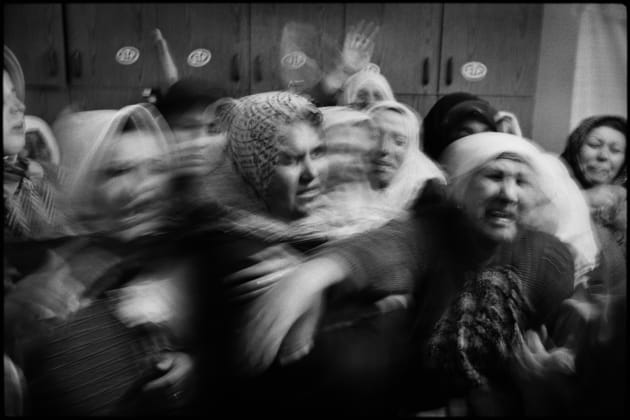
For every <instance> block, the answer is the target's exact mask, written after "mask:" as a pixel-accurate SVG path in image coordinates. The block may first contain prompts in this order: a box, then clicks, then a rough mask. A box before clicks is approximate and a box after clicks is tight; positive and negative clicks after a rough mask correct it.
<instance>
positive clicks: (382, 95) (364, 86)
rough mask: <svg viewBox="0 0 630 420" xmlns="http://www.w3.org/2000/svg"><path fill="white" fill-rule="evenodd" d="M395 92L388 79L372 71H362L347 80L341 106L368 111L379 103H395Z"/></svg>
mask: <svg viewBox="0 0 630 420" xmlns="http://www.w3.org/2000/svg"><path fill="white" fill-rule="evenodd" d="M395 99H396V98H395V97H394V92H393V91H392V88H391V86H390V85H389V82H388V81H387V79H386V78H385V77H384V76H383V75H381V74H379V73H375V72H373V71H370V70H361V71H359V72H357V73H355V74H353V75H352V76H350V77H349V78H348V80H346V82H345V83H344V85H343V88H342V94H341V98H340V99H339V105H351V106H354V107H356V108H358V109H366V108H368V107H370V106H371V105H373V104H374V103H376V102H379V101H394V100H395Z"/></svg>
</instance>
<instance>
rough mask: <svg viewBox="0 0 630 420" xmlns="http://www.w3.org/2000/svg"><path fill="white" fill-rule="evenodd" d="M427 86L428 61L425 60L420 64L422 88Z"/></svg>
mask: <svg viewBox="0 0 630 420" xmlns="http://www.w3.org/2000/svg"><path fill="white" fill-rule="evenodd" d="M428 84H429V59H428V58H425V59H424V62H423V63H422V86H426V85H428Z"/></svg>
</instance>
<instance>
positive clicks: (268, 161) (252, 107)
mask: <svg viewBox="0 0 630 420" xmlns="http://www.w3.org/2000/svg"><path fill="white" fill-rule="evenodd" d="M223 118H224V119H225V124H226V126H227V127H228V130H227V138H228V148H229V152H230V156H231V158H232V161H233V162H234V164H235V165H236V168H237V171H238V172H239V173H240V174H241V176H242V177H243V178H244V179H245V181H247V182H248V183H249V184H250V185H251V186H252V187H253V188H254V190H255V191H256V192H257V193H258V194H259V195H260V196H261V197H262V198H264V197H265V196H266V192H267V187H268V186H269V180H270V179H271V175H272V174H273V170H274V168H275V167H276V164H277V161H278V144H277V142H276V136H277V134H278V131H279V130H280V129H281V128H282V127H283V126H286V125H288V124H290V123H292V122H295V121H299V120H301V121H306V122H309V123H312V124H313V125H315V126H317V127H320V126H321V122H322V114H321V112H320V111H319V110H318V109H317V108H316V107H315V105H313V104H312V103H311V102H309V101H308V100H307V99H306V98H304V97H302V96H299V95H296V94H293V93H289V92H266V93H259V94H255V95H250V96H245V97H243V98H241V99H239V100H237V101H234V106H233V107H232V108H231V109H230V110H227V111H226V112H225V115H224V117H223Z"/></svg>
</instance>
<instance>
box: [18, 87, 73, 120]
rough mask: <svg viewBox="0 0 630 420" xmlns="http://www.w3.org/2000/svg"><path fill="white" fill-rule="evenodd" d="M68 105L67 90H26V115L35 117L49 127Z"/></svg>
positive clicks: (68, 96) (38, 88)
mask: <svg viewBox="0 0 630 420" xmlns="http://www.w3.org/2000/svg"><path fill="white" fill-rule="evenodd" d="M69 103H70V95H69V94H68V90H67V89H55V88H53V89H50V88H40V87H27V88H26V115H35V116H36V117H39V118H41V119H43V120H44V121H46V122H47V123H48V125H50V126H52V123H53V122H54V121H55V119H56V118H57V117H58V115H59V113H60V112H61V110H62V109H64V108H65V107H66V106H68V104H69Z"/></svg>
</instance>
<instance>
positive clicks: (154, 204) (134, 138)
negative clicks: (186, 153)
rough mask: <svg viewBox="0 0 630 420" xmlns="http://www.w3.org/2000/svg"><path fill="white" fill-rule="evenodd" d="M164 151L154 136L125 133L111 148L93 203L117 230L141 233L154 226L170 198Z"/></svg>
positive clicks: (103, 164)
mask: <svg viewBox="0 0 630 420" xmlns="http://www.w3.org/2000/svg"><path fill="white" fill-rule="evenodd" d="M163 152H164V151H163V149H162V148H160V146H159V144H158V142H157V141H156V140H155V138H154V137H153V136H151V135H150V134H148V133H143V132H131V133H124V134H122V135H121V136H120V137H119V138H118V139H116V140H115V143H114V144H113V145H112V148H111V150H110V151H109V153H107V154H106V156H105V158H104V159H103V163H102V166H101V167H100V168H99V169H98V170H97V171H98V172H97V174H96V186H95V189H94V200H95V204H96V205H97V206H98V207H97V208H99V209H101V210H102V211H103V212H104V214H107V215H109V216H110V217H111V219H112V220H115V223H116V224H117V226H116V228H117V229H116V230H118V229H121V228H122V229H133V230H134V232H136V233H138V234H140V232H141V231H144V230H145V229H149V228H150V227H154V226H155V224H156V223H157V219H158V217H156V216H159V215H160V214H161V212H162V210H163V208H164V202H165V200H166V199H168V196H167V194H166V193H167V185H168V180H169V172H168V168H167V166H166V164H165V161H164V155H163Z"/></svg>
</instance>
